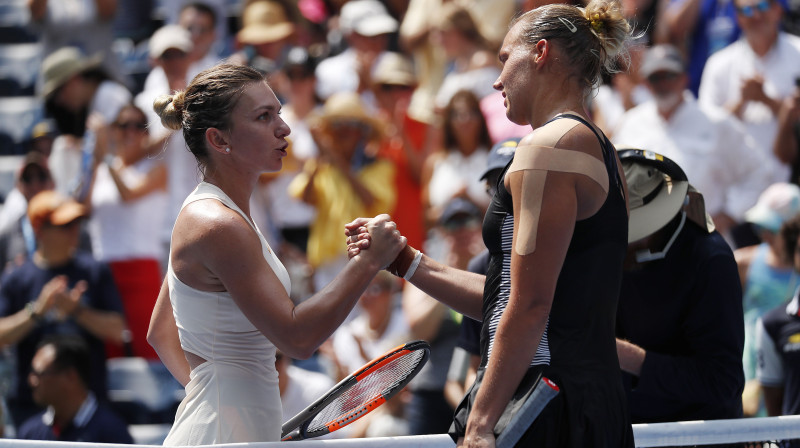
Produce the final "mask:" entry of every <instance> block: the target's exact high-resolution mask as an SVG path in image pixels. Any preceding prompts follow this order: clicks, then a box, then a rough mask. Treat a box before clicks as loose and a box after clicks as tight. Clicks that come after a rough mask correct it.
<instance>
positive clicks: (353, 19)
mask: <svg viewBox="0 0 800 448" xmlns="http://www.w3.org/2000/svg"><path fill="white" fill-rule="evenodd" d="M339 26H340V27H341V29H342V31H343V32H344V33H351V32H356V33H358V34H360V35H362V36H379V35H381V34H387V33H393V32H395V31H397V29H398V27H399V25H398V23H397V20H395V19H394V17H392V16H390V15H389V13H388V12H387V11H386V8H385V7H384V6H383V4H382V3H381V2H379V1H378V0H351V1H349V2H347V3H345V5H344V6H342V10H341V13H340V14H339Z"/></svg>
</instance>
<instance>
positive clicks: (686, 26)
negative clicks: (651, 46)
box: [664, 0, 701, 45]
mask: <svg viewBox="0 0 800 448" xmlns="http://www.w3.org/2000/svg"><path fill="white" fill-rule="evenodd" d="M700 3H701V2H700V0H686V1H683V2H680V3H679V4H672V5H670V6H668V7H667V8H666V10H665V11H664V23H665V24H666V25H667V29H668V32H669V40H670V41H671V42H673V43H675V44H679V45H680V44H682V43H683V40H684V39H686V37H687V36H688V35H689V33H690V32H691V30H692V29H693V28H694V26H695V24H696V23H697V19H698V17H699V16H700Z"/></svg>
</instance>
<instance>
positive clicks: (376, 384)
mask: <svg viewBox="0 0 800 448" xmlns="http://www.w3.org/2000/svg"><path fill="white" fill-rule="evenodd" d="M424 354H425V351H424V350H414V351H412V352H410V353H408V354H406V355H404V356H400V357H398V358H396V359H393V360H392V361H390V362H388V363H386V364H384V365H382V366H381V367H380V368H378V369H377V370H375V371H374V372H372V373H370V374H369V375H367V376H366V377H364V378H363V379H362V380H361V381H359V382H357V383H356V384H355V385H354V386H353V387H351V388H350V389H348V390H347V391H345V392H344V393H343V394H342V395H341V396H339V397H338V398H336V399H335V400H333V401H332V402H331V403H330V404H328V406H326V407H325V409H323V410H322V411H321V412H320V413H319V414H317V416H316V417H314V419H313V420H311V423H309V425H308V431H309V432H313V431H316V430H320V429H323V428H325V427H327V425H328V424H329V423H330V422H331V421H333V420H336V419H339V418H344V417H346V416H347V415H349V414H351V413H353V412H355V411H358V410H359V409H361V408H363V407H364V406H365V405H366V404H367V403H369V402H371V401H373V400H374V399H376V398H379V397H381V396H384V397H385V396H387V395H389V394H390V393H392V392H393V391H394V389H395V388H396V387H397V386H398V385H400V384H403V381H404V380H405V379H406V378H408V376H409V375H411V374H413V373H414V371H415V370H416V367H417V365H418V364H419V363H420V361H421V360H422V359H423V356H424Z"/></svg>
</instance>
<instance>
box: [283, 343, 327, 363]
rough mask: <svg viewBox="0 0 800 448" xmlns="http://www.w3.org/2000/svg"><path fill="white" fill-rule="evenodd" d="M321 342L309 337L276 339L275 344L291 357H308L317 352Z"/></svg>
mask: <svg viewBox="0 0 800 448" xmlns="http://www.w3.org/2000/svg"><path fill="white" fill-rule="evenodd" d="M322 342H324V341H322ZM322 342H320V341H316V340H312V339H311V338H297V339H294V340H291V341H276V342H275V346H276V347H277V348H278V350H280V351H282V352H283V353H284V354H286V355H287V356H288V357H290V358H292V359H308V358H311V357H312V356H313V355H314V353H316V352H317V349H318V348H319V346H320V345H322Z"/></svg>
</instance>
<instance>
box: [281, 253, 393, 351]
mask: <svg viewBox="0 0 800 448" xmlns="http://www.w3.org/2000/svg"><path fill="white" fill-rule="evenodd" d="M379 268H380V267H379V266H375V265H372V264H370V263H368V262H366V260H364V259H361V258H360V257H359V256H356V257H354V258H353V259H351V260H349V261H348V263H347V265H346V266H345V267H344V269H342V271H341V272H339V274H338V275H337V276H336V278H335V279H334V280H333V281H332V282H330V283H329V284H328V285H327V286H325V288H323V289H322V290H321V291H318V292H317V293H316V294H314V295H313V296H311V297H310V298H309V299H307V300H305V301H303V302H302V303H301V304H299V305H297V306H296V307H294V310H293V312H292V321H293V324H294V325H293V327H292V330H291V334H292V337H291V339H289V340H286V341H284V343H283V344H281V345H280V346H279V347H278V348H280V349H281V350H282V351H284V352H286V353H287V354H288V355H289V356H291V357H293V358H295V359H305V358H308V357H309V356H311V355H312V354H313V353H314V351H316V350H317V348H319V346H320V345H322V343H323V342H325V340H326V339H328V337H330V335H331V334H333V332H334V331H336V329H337V328H339V326H340V325H341V324H342V322H344V320H345V318H346V317H347V316H348V314H350V311H351V310H352V309H353V307H354V306H355V304H356V302H357V301H358V299H359V298H360V297H361V295H362V294H363V292H364V291H365V290H366V289H367V286H369V283H370V282H371V281H372V279H373V277H375V275H376V274H377V273H378V271H379Z"/></svg>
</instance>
